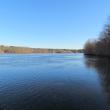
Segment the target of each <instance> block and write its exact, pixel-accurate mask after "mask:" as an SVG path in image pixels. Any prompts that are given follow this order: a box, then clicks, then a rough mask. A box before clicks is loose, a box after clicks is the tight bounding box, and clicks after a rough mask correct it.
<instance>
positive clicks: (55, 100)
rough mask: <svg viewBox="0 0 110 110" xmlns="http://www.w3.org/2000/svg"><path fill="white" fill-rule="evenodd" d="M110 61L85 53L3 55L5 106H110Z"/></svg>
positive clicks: (75, 109)
mask: <svg viewBox="0 0 110 110" xmlns="http://www.w3.org/2000/svg"><path fill="white" fill-rule="evenodd" d="M109 63H110V61H109V60H108V59H105V58H100V59H99V58H95V57H84V56H83V54H53V55H51V54H44V55H42V54H41V55H40V54H39V55H34V54H32V55H0V107H1V110H110V106H109V105H110V103H109V97H110V95H109V90H110V89H109V84H110V83H109V81H110V80H109V78H110V77H109V73H110V72H109V71H110V68H109V66H110V65H109Z"/></svg>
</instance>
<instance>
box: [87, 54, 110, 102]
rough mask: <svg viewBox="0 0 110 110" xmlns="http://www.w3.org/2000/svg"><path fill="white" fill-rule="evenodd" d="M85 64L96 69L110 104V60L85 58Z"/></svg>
mask: <svg viewBox="0 0 110 110" xmlns="http://www.w3.org/2000/svg"><path fill="white" fill-rule="evenodd" d="M85 59H86V60H85V64H86V65H87V67H89V68H93V69H96V71H97V73H99V75H100V79H101V82H102V86H103V87H104V89H105V91H106V92H107V98H108V101H109V103H110V58H102V57H91V56H85Z"/></svg>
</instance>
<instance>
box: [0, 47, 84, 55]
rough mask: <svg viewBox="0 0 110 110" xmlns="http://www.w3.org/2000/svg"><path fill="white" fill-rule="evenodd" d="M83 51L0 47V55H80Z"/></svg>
mask: <svg viewBox="0 0 110 110" xmlns="http://www.w3.org/2000/svg"><path fill="white" fill-rule="evenodd" d="M82 51H83V50H82V49H79V50H76V49H48V48H29V47H17V46H4V45H1V46H0V54H5V53H17V54H29V53H36V54H37V53H77V52H78V53H81V52H82Z"/></svg>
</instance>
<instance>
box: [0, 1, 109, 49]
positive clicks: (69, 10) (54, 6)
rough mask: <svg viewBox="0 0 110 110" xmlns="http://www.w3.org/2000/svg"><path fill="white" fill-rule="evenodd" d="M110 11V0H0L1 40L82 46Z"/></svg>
mask: <svg viewBox="0 0 110 110" xmlns="http://www.w3.org/2000/svg"><path fill="white" fill-rule="evenodd" d="M109 15H110V0H0V44H4V45H15V46H28V47H38V48H69V49H75V48H76V49H78V48H83V45H84V43H85V42H86V40H87V39H91V38H97V37H98V36H99V33H100V32H101V31H102V29H103V26H104V24H105V23H106V21H107V18H108V16H109Z"/></svg>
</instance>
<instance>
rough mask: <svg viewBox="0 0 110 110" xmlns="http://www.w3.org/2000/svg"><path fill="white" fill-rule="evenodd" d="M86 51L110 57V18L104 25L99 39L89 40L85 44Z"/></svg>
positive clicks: (90, 53) (86, 52)
mask: <svg viewBox="0 0 110 110" xmlns="http://www.w3.org/2000/svg"><path fill="white" fill-rule="evenodd" d="M84 53H85V54H88V55H99V56H108V57H110V19H109V20H108V22H107V24H106V25H105V26H104V29H103V31H102V32H101V33H100V36H99V38H98V39H95V40H88V41H87V42H86V44H85V46H84Z"/></svg>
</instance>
